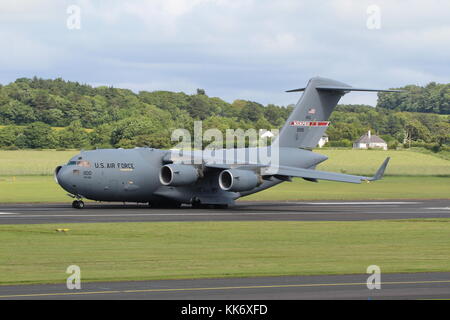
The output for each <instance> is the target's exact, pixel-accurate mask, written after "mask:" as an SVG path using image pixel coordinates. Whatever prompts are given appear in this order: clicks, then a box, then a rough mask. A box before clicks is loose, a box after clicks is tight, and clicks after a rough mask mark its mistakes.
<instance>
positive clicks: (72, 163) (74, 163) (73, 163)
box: [67, 161, 77, 166]
mask: <svg viewBox="0 0 450 320" xmlns="http://www.w3.org/2000/svg"><path fill="white" fill-rule="evenodd" d="M76 164H77V162H76V161H69V162H68V163H67V165H68V166H74V165H76Z"/></svg>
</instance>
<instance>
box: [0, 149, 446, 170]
mask: <svg viewBox="0 0 450 320" xmlns="http://www.w3.org/2000/svg"><path fill="white" fill-rule="evenodd" d="M315 152H317V153H321V154H324V155H326V156H328V157H329V159H328V160H327V161H325V162H324V163H323V164H321V165H319V167H318V169H319V170H327V171H334V172H344V173H351V174H363V175H372V174H373V173H374V172H375V171H376V170H377V169H378V167H379V166H380V164H381V163H382V162H383V160H384V159H385V158H386V157H388V156H389V157H391V158H392V159H391V162H390V163H389V166H388V168H387V171H386V174H387V175H411V176H419V175H424V176H427V175H430V176H438V175H442V176H450V161H448V160H445V159H442V158H439V157H438V156H436V155H434V154H430V153H428V154H427V153H421V152H416V151H409V150H408V151H404V150H402V151H393V150H389V151H380V150H333V149H316V150H315ZM77 153H78V151H76V150H72V151H54V150H43V151H33V150H17V151H0V177H1V176H14V175H16V176H17V175H51V174H53V171H54V170H55V167H56V166H58V165H61V164H64V163H67V161H68V160H69V159H70V158H71V157H73V156H74V155H76V154H77Z"/></svg>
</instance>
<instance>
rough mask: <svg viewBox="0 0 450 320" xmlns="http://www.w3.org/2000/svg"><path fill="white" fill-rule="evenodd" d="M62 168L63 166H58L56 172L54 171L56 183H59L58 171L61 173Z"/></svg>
mask: <svg viewBox="0 0 450 320" xmlns="http://www.w3.org/2000/svg"><path fill="white" fill-rule="evenodd" d="M61 168H62V166H57V167H56V168H55V172H54V175H53V177H54V178H55V181H56V183H58V184H59V180H58V173H59V171H61Z"/></svg>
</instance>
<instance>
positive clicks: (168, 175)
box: [159, 164, 199, 187]
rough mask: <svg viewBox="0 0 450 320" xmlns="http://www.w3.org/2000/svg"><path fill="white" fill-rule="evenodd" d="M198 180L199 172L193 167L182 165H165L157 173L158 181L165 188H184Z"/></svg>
mask: <svg viewBox="0 0 450 320" xmlns="http://www.w3.org/2000/svg"><path fill="white" fill-rule="evenodd" d="M198 178H199V171H198V169H196V168H195V167H194V166H191V165H184V164H166V165H165V166H163V167H162V168H161V171H160V172H159V181H160V182H161V183H162V184H163V185H165V186H173V187H178V186H185V185H189V184H192V183H194V182H195V181H197V179H198Z"/></svg>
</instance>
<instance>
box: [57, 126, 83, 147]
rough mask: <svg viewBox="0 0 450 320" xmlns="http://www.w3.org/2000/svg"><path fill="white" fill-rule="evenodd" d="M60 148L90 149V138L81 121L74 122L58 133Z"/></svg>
mask: <svg viewBox="0 0 450 320" xmlns="http://www.w3.org/2000/svg"><path fill="white" fill-rule="evenodd" d="M58 140H59V146H61V147H63V148H76V149H80V148H86V147H89V145H90V143H89V142H90V141H89V136H88V134H87V132H86V131H85V129H84V128H83V127H82V126H81V122H80V121H73V122H72V123H71V124H70V125H69V126H67V127H66V128H64V129H63V130H61V131H59V132H58Z"/></svg>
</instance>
